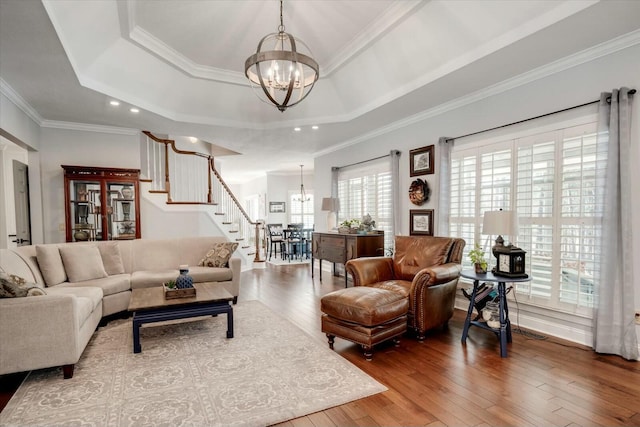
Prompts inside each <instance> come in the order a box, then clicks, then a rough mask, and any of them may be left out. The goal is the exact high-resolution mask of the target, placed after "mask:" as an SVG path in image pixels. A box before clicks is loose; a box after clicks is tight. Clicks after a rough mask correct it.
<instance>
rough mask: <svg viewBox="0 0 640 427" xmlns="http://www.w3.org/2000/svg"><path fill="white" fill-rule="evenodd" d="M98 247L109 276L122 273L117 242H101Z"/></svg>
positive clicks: (122, 266)
mask: <svg viewBox="0 0 640 427" xmlns="http://www.w3.org/2000/svg"><path fill="white" fill-rule="evenodd" d="M98 249H99V250H100V256H101V257H102V264H104V269H105V271H106V272H107V274H108V275H109V276H113V275H114V274H124V264H123V263H122V256H121V255H120V246H118V243H117V242H108V243H105V244H102V245H100V246H98Z"/></svg>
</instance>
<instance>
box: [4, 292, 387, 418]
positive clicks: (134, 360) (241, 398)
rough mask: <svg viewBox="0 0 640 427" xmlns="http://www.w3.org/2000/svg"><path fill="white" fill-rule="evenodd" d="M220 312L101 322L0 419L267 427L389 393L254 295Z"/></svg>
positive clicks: (35, 377)
mask: <svg viewBox="0 0 640 427" xmlns="http://www.w3.org/2000/svg"><path fill="white" fill-rule="evenodd" d="M234 321H235V338H232V339H227V338H225V337H226V324H227V322H226V316H224V315H220V316H218V317H215V318H214V317H201V318H198V319H194V320H191V321H184V322H179V323H176V322H173V323H169V322H167V323H162V324H160V323H158V324H155V325H148V326H145V327H143V328H142V329H141V343H142V353H139V354H133V352H132V338H131V319H128V320H117V321H112V322H110V323H109V324H108V325H107V326H106V327H104V328H99V329H98V331H97V332H96V333H95V334H94V336H93V338H92V339H91V341H90V343H89V345H88V346H87V348H86V350H85V352H84V354H83V356H82V358H81V359H80V361H79V362H78V364H77V365H76V370H75V374H74V376H73V378H72V379H69V380H63V379H62V372H61V370H60V369H59V368H53V369H45V370H39V371H35V372H32V373H31V374H30V375H29V376H28V377H27V379H26V380H25V382H24V383H23V384H22V385H21V386H20V388H19V389H18V391H17V392H16V394H15V395H14V396H13V398H12V399H11V401H10V402H9V404H8V405H7V407H6V408H5V409H4V411H2V413H1V414H0V425H3V426H4V425H10V426H13V425H19V426H22V425H29V426H33V425H42V426H44V425H46V426H52V425H82V426H158V425H166V426H177V425H189V426H231V425H234V426H252V425H269V424H274V423H278V422H282V421H286V420H289V419H292V418H296V417H300V416H303V415H306V414H310V413H313V412H317V411H321V410H323V409H327V408H330V407H333V406H337V405H341V404H344V403H347V402H350V401H352V400H356V399H360V398H362V397H366V396H369V395H372V394H376V393H379V392H382V391H384V390H386V387H384V386H383V385H381V384H380V383H378V382H377V381H375V380H374V379H373V378H371V377H370V376H368V375H367V374H365V373H364V372H362V371H361V370H360V369H358V368H357V367H356V366H354V365H352V364H351V363H349V362H348V361H346V360H345V359H343V358H342V357H340V356H339V355H338V354H336V353H335V352H333V351H332V350H329V348H328V346H323V345H321V344H320V343H319V342H316V341H314V340H313V339H312V338H311V337H309V336H308V335H307V334H306V333H304V332H303V331H302V330H300V329H299V328H298V327H296V326H295V325H293V324H292V323H290V322H289V321H287V320H285V319H283V318H281V317H279V316H278V315H277V314H275V313H273V312H272V311H271V310H270V309H268V308H267V307H266V306H264V305H263V304H261V303H260V302H258V301H246V302H241V303H239V304H238V305H236V306H234Z"/></svg>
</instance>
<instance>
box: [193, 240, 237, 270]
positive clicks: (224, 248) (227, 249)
mask: <svg viewBox="0 0 640 427" xmlns="http://www.w3.org/2000/svg"><path fill="white" fill-rule="evenodd" d="M237 247H238V243H236V242H220V243H214V244H213V247H212V248H211V249H209V251H208V252H207V253H206V255H205V256H204V258H202V259H201V260H200V262H199V263H198V265H200V266H204V267H228V266H229V258H231V255H233V252H234V251H235V250H236V248H237Z"/></svg>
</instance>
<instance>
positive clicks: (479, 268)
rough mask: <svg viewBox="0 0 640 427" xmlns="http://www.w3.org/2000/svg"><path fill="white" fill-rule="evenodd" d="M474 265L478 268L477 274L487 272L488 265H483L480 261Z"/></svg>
mask: <svg viewBox="0 0 640 427" xmlns="http://www.w3.org/2000/svg"><path fill="white" fill-rule="evenodd" d="M474 266H475V268H476V274H486V272H487V267H483V266H482V264H480V263H478V262H477V263H475V264H474Z"/></svg>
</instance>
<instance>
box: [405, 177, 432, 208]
mask: <svg viewBox="0 0 640 427" xmlns="http://www.w3.org/2000/svg"><path fill="white" fill-rule="evenodd" d="M430 193H431V191H430V190H429V185H428V184H427V181H423V180H422V179H420V178H418V179H416V180H415V181H413V182H412V183H411V186H410V187H409V200H411V203H413V204H414V205H418V206H420V205H422V204H424V203H425V202H427V201H429V194H430Z"/></svg>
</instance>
